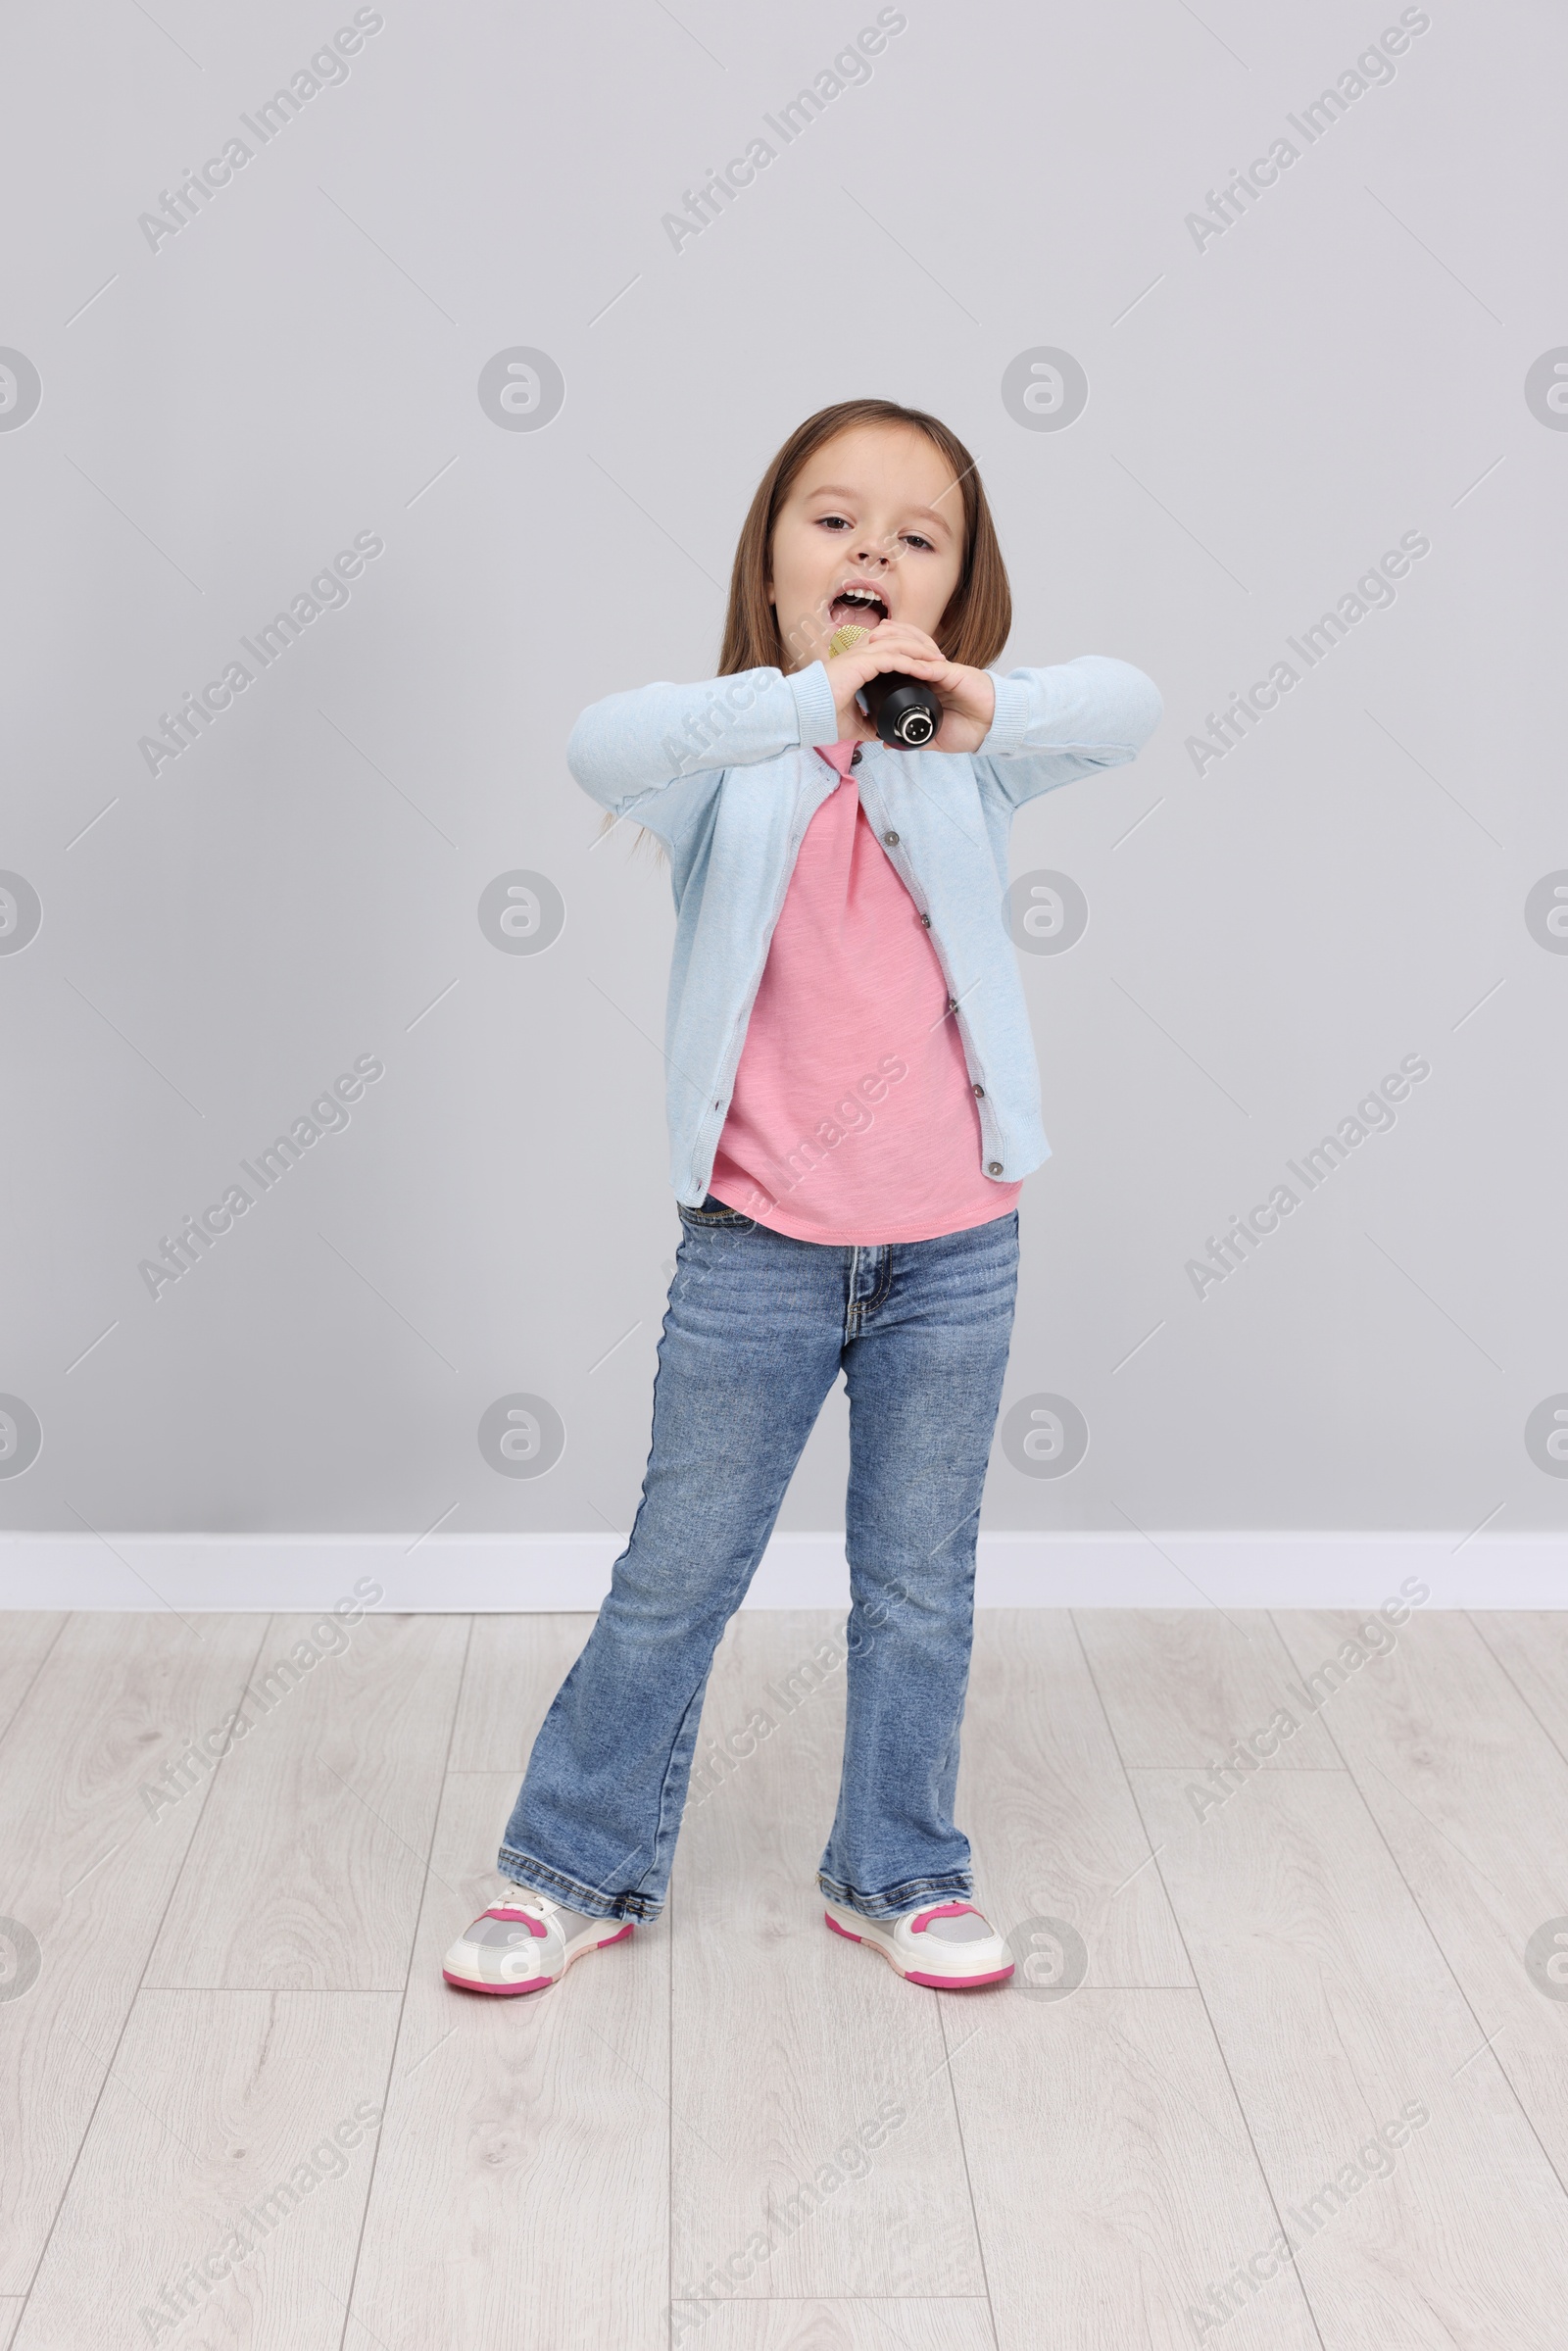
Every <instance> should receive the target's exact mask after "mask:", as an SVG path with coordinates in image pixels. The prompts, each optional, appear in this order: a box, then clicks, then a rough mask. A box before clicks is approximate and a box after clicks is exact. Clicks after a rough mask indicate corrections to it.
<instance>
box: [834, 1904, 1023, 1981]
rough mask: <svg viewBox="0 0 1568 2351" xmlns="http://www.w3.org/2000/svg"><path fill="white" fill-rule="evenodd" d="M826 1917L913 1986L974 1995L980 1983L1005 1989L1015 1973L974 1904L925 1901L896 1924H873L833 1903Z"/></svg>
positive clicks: (1001, 1943) (998, 1937)
mask: <svg viewBox="0 0 1568 2351" xmlns="http://www.w3.org/2000/svg"><path fill="white" fill-rule="evenodd" d="M822 1915H823V1917H824V1918H825V1919H826V1921H827V1923H828V1925H829V1926H830V1927H831V1928H832V1930H833V1932H834V1934H835V1935H844V1936H846V1937H847V1938H848V1940H849V1941H851V1942H856V1943H869V1944H870V1945H871V1947H872V1949H873V1950H877V1951H880V1952H881V1954H882V1956H883V1958H884V1959H885V1960H887V1961H888V1963H889V1965H890V1966H892V1967H895V1968H897V1970H898V1972H899V1974H900V1975H901V1976H903V1977H904V1979H905V1980H906V1982H907V1983H909V1984H930V1985H932V1987H933V1988H934V1989H935V1990H937V1991H969V1990H971V1989H972V1988H973V1987H974V1986H975V1985H976V1984H1004V1983H1005V1982H1006V1979H1007V1978H1008V1977H1009V1976H1010V1975H1011V1974H1012V1968H1013V1960H1012V1953H1011V1952H1010V1951H1009V1950H1008V1948H1007V1946H1006V1943H1005V1941H1004V1939H1003V1937H1002V1936H1001V1935H999V1934H998V1933H997V1931H996V1929H995V1928H994V1927H993V1926H992V1924H991V1921H990V1920H989V1919H988V1918H987V1917H986V1915H985V1913H984V1912H983V1911H981V1910H977V1909H976V1908H975V1906H974V1904H973V1903H972V1902H955V1901H949V1902H926V1903H924V1904H922V1906H921V1908H920V1909H918V1910H907V1911H905V1913H904V1914H903V1916H902V1917H900V1918H895V1919H868V1918H866V1917H865V1916H864V1914H863V1913H862V1912H861V1911H858V1910H846V1909H845V1908H844V1907H843V1905H842V1904H841V1903H838V1902H829V1903H828V1904H827V1907H826V1908H825V1910H824V1911H823V1913H822Z"/></svg>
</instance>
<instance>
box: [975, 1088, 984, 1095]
mask: <svg viewBox="0 0 1568 2351" xmlns="http://www.w3.org/2000/svg"><path fill="white" fill-rule="evenodd" d="M975 1092H976V1094H981V1095H983V1094H984V1093H985V1088H984V1086H976V1088H975Z"/></svg>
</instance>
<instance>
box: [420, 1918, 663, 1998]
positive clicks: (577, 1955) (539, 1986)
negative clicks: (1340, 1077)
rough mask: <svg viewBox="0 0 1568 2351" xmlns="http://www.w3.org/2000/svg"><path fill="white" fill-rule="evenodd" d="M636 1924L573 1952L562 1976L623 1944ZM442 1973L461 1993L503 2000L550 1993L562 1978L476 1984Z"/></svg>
mask: <svg viewBox="0 0 1568 2351" xmlns="http://www.w3.org/2000/svg"><path fill="white" fill-rule="evenodd" d="M636 1923H637V1922H636V1920H635V1919H628V1920H627V1921H626V1924H625V1925H624V1927H622V1928H621V1930H620V1932H619V1934H618V1935H605V1936H604V1937H603V1939H602V1940H601V1941H599V1942H596V1943H583V1944H582V1945H581V1947H580V1948H579V1949H578V1950H575V1951H573V1952H572V1954H571V1957H570V1958H569V1959H568V1960H567V1961H566V1967H564V1968H563V1969H562V1971H561V1976H564V1974H565V1973H566V1968H569V1967H570V1966H571V1964H572V1960H576V1959H581V1958H582V1957H583V1956H584V1954H585V1953H586V1952H589V1951H605V1950H608V1949H609V1947H610V1945H611V1944H612V1943H623V1942H624V1941H625V1939H626V1937H627V1935H629V1934H630V1933H631V1931H632V1929H633V1927H634V1926H635V1925H636ZM441 1973H442V1975H443V1976H444V1977H445V1979H446V1981H447V1983H448V1984H456V1985H457V1987H458V1989H459V1990H460V1991H486V1992H493V1993H495V1994H496V1995H497V1996H498V1997H499V1998H501V1999H503V2000H511V1999H515V1998H517V1997H518V1995H519V1994H520V1993H522V1992H529V1991H548V1990H549V1989H550V1986H551V1985H552V1984H559V1983H560V1982H561V1976H539V1977H536V1978H535V1980H534V1982H533V1983H532V1984H476V1983H475V1982H474V1980H473V1978H472V1977H471V1976H455V1975H454V1974H453V1973H452V1970H451V1969H450V1968H445V1967H444V1968H443V1969H442V1970H441Z"/></svg>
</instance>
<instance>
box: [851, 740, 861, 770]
mask: <svg viewBox="0 0 1568 2351" xmlns="http://www.w3.org/2000/svg"><path fill="white" fill-rule="evenodd" d="M859 764H860V746H859V745H858V743H857V745H856V746H855V750H854V751H853V753H852V754H851V756H850V765H851V766H852V767H858V765H859Z"/></svg>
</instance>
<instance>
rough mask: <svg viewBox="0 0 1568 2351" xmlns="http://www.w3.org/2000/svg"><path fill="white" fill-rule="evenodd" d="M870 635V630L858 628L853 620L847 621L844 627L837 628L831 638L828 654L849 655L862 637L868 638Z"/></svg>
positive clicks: (828, 644)
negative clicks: (851, 648) (852, 647)
mask: <svg viewBox="0 0 1568 2351" xmlns="http://www.w3.org/2000/svg"><path fill="white" fill-rule="evenodd" d="M870 634H871V632H870V630H869V629H868V628H858V627H857V626H856V624H855V622H854V621H853V620H846V622H845V623H844V626H843V627H842V628H836V629H835V630H834V631H833V634H832V635H831V637H829V639H828V641H827V649H828V652H829V653H830V654H840V653H848V652H849V650H850V647H851V646H852V645H858V644H859V642H860V639H861V638H862V637H868V636H869V635H870Z"/></svg>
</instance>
